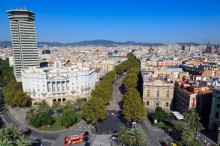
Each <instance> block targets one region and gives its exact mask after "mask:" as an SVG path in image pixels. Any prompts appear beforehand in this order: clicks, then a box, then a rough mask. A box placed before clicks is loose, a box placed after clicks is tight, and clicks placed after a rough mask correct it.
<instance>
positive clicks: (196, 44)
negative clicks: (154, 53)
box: [177, 43, 201, 46]
mask: <svg viewBox="0 0 220 146" xmlns="http://www.w3.org/2000/svg"><path fill="white" fill-rule="evenodd" d="M177 44H178V45H186V46H199V45H201V44H198V43H177Z"/></svg>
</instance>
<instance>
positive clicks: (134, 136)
mask: <svg viewBox="0 0 220 146" xmlns="http://www.w3.org/2000/svg"><path fill="white" fill-rule="evenodd" d="M129 146H146V142H145V140H144V137H143V134H142V133H141V132H140V130H139V129H137V128H135V129H134V130H133V131H131V132H130V137H129Z"/></svg>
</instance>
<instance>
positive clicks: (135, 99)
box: [122, 88, 146, 122]
mask: <svg viewBox="0 0 220 146" xmlns="http://www.w3.org/2000/svg"><path fill="white" fill-rule="evenodd" d="M123 101H124V103H123V110H122V113H123V116H124V118H125V119H126V120H127V121H129V122H132V121H135V122H140V121H144V120H146V110H145V107H144V103H143V101H142V99H141V98H140V94H139V92H138V90H137V89H135V88H130V89H129V90H128V91H127V92H126V93H125V96H123ZM137 107H138V108H137Z"/></svg>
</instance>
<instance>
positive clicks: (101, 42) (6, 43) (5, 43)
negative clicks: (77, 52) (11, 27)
mask: <svg viewBox="0 0 220 146" xmlns="http://www.w3.org/2000/svg"><path fill="white" fill-rule="evenodd" d="M37 44H38V46H39V47H42V46H44V45H47V46H52V47H59V46H86V45H87V46H88V45H91V46H107V47H110V46H118V45H139V46H161V45H163V44H161V43H140V42H132V41H127V42H115V41H109V40H92V41H81V42H73V43H60V42H38V43H37ZM0 47H1V48H5V47H11V41H0Z"/></svg>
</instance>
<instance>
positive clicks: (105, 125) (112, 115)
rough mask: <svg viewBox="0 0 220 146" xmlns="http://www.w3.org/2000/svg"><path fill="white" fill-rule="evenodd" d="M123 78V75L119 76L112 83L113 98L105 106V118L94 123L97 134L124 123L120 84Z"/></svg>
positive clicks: (113, 129)
mask: <svg viewBox="0 0 220 146" xmlns="http://www.w3.org/2000/svg"><path fill="white" fill-rule="evenodd" d="M123 78H124V75H123V76H121V77H119V78H118V79H117V80H116V81H115V83H114V84H113V92H112V93H113V98H112V100H111V102H110V104H109V105H108V106H107V109H108V111H109V115H108V116H107V117H106V118H105V120H103V121H101V122H98V123H97V124H96V126H97V134H109V133H112V132H114V131H116V130H119V128H120V126H122V125H124V122H123V120H122V119H121V117H122V116H121V109H122V103H121V100H122V99H121V95H122V94H121V89H122V88H121V85H122V80H123Z"/></svg>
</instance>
